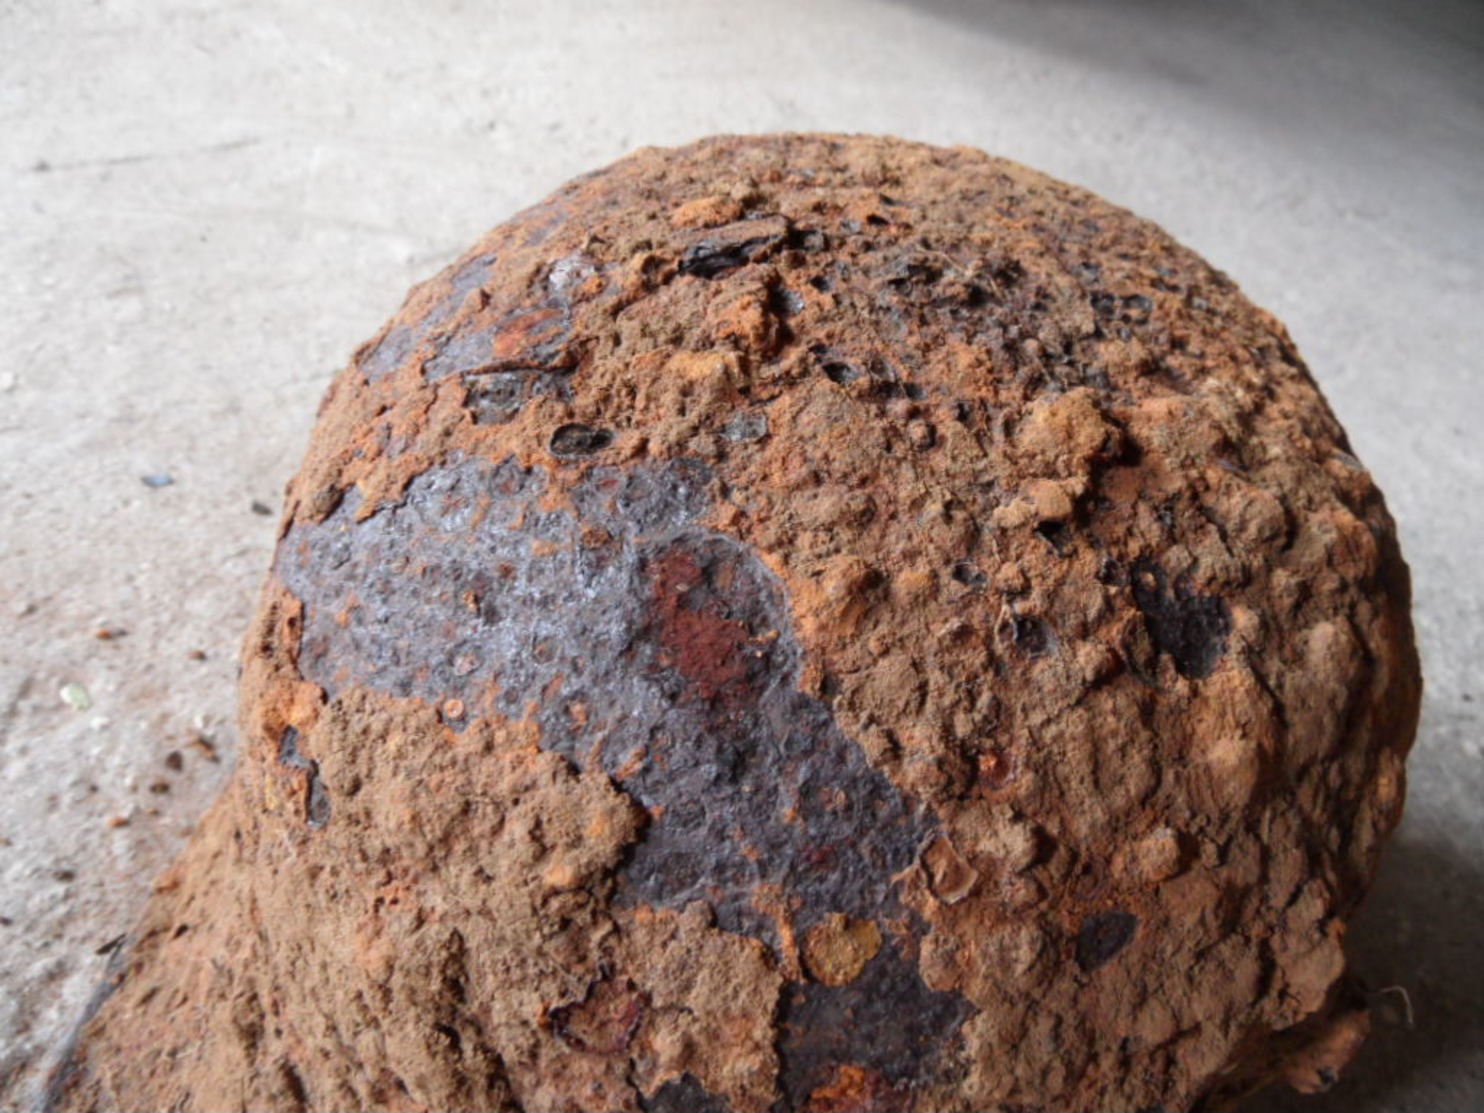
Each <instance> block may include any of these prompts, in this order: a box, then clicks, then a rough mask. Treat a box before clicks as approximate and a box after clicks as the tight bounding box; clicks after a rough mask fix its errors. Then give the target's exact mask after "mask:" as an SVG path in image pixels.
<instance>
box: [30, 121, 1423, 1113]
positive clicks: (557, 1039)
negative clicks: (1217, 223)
mask: <svg viewBox="0 0 1484 1113" xmlns="http://www.w3.org/2000/svg"><path fill="white" fill-rule="evenodd" d="M1408 611H1409V587H1408V578H1407V569H1406V566H1405V564H1404V563H1403V562H1402V559H1401V556H1400V554H1399V552H1398V549H1397V544H1396V539H1395V533H1394V529H1393V526H1392V522H1391V519H1390V518H1389V517H1388V515H1387V512H1386V509H1385V506H1384V504H1383V502H1382V498H1381V495H1380V493H1379V492H1378V491H1377V490H1376V488H1375V486H1374V485H1373V483H1372V482H1371V479H1370V476H1369V475H1368V474H1367V472H1366V471H1365V469H1364V468H1363V467H1362V466H1361V465H1360V463H1359V462H1358V461H1357V460H1356V459H1355V457H1354V456H1353V455H1352V454H1351V453H1350V451H1349V449H1348V446H1347V444H1346V441H1345V435H1344V432H1343V431H1342V430H1341V428H1340V426H1339V425H1338V424H1337V422H1336V421H1335V418H1334V417H1333V415H1332V414H1331V413H1330V411H1329V409H1328V408H1327V406H1326V405H1325V402H1324V400H1323V398H1322V397H1321V396H1320V394H1319V392H1318V390H1317V389H1316V388H1315V386H1314V383H1313V382H1312V381H1311V379H1310V378H1309V375H1308V372H1307V371H1306V370H1305V368H1304V364H1303V363H1302V361H1301V360H1300V358H1299V356H1298V354H1297V352H1296V351H1295V349H1294V346H1293V343H1292V342H1291V340H1290V339H1289V337H1288V335H1287V333H1286V332H1285V331H1284V329H1283V327H1282V326H1281V325H1280V324H1279V323H1278V322H1277V321H1275V320H1274V319H1273V318H1271V317H1270V316H1268V315H1267V314H1266V313H1264V312H1262V311H1261V310H1259V309H1256V308H1254V307H1253V306H1252V305H1251V304H1249V303H1248V302H1247V301H1246V300H1245V299H1244V298H1243V297H1242V296H1241V294H1240V293H1239V292H1238V291H1237V289H1236V288H1235V286H1234V285H1233V284H1232V283H1231V281H1230V280H1228V279H1227V278H1226V277H1225V276H1224V275H1222V274H1220V273H1219V272H1217V271H1214V270H1212V269H1211V268H1210V267H1209V266H1208V265H1206V264H1205V263H1204V262H1202V261H1201V260H1200V259H1199V258H1197V257H1196V256H1195V255H1193V254H1192V253H1191V252H1189V251H1187V250H1185V249H1184V248H1182V247H1180V246H1179V245H1178V244H1176V243H1175V242H1174V241H1172V240H1171V239H1170V238H1169V237H1168V236H1167V235H1165V234H1164V233H1163V232H1161V231H1160V230H1159V229H1157V228H1155V227H1154V226H1152V225H1150V224H1148V223H1146V222H1144V221H1142V220H1139V219H1137V218H1135V217H1133V216H1131V215H1130V214H1128V213H1127V212H1124V211H1122V210H1120V209H1117V208H1114V207H1113V206H1111V205H1109V204H1107V203H1105V202H1103V201H1101V200H1099V199H1098V198H1096V197H1094V196H1092V195H1091V194H1088V193H1086V192H1084V191H1082V190H1079V189H1076V188H1073V187H1071V186H1067V185H1063V184H1061V183H1058V182H1055V181H1052V180H1050V179H1047V178H1045V177H1043V176H1041V175H1040V174H1037V173H1035V172H1033V171H1030V170H1027V169H1025V168H1024V167H1020V166H1016V165H1014V164H1012V163H1008V162H1004V161H1001V160H998V159H994V158H990V157H987V156H985V155H983V154H980V153H979V152H976V151H971V150H964V149H953V150H945V149H938V148H933V147H926V146H921V145H917V144H911V143H905V142H901V141H898V140H891V139H875V138H843V137H830V136H775V137H765V138H721V139H712V140H707V141H704V142H701V143H698V144H696V145H694V146H691V147H687V148H683V149H680V150H675V151H658V150H648V151H641V152H640V153H638V154H636V155H633V156H632V157H630V158H627V159H625V160H623V161H622V162H619V163H618V164H616V165H615V166H613V167H611V168H609V169H607V170H604V171H601V172H599V173H597V174H594V175H590V176H588V177H586V178H582V179H579V180H577V181H575V182H573V183H571V184H570V185H568V186H566V187H564V188H563V189H561V190H560V191H558V192H557V193H556V194H555V195H553V196H552V197H551V198H550V199H548V200H547V201H545V202H543V203H542V204H540V205H538V206H536V207H535V208H532V209H530V210H527V211H526V212H524V213H522V214H520V215H519V216H517V217H516V218H515V219H513V220H511V221H510V222H509V223H507V224H505V225H503V226H501V227H500V228H498V229H496V230H495V231H493V232H491V233H490V234H489V235H488V236H487V237H485V239H484V240H482V241H481V242H480V243H479V244H478V245H477V246H476V247H475V248H474V249H473V250H472V251H470V252H469V253H468V254H467V255H466V256H465V257H464V258H462V259H461V260H459V261H458V262H457V263H455V264H454V265H452V266H451V267H449V268H448V269H447V270H445V271H444V272H443V273H442V274H440V275H438V276H437V277H435V278H433V279H431V280H430V281H428V282H426V283H424V284H423V285H421V286H419V287H418V288H416V289H415V290H414V291H413V292H412V294H411V296H410V297H409V299H408V301H407V303H406V305H405V306H404V308H403V309H402V311H401V312H400V313H399V314H398V315H397V316H396V318H395V319H394V320H393V321H392V322H391V323H390V324H389V325H387V326H386V328H385V329H383V330H382V332H381V333H380V334H379V335H378V336H377V337H376V338H375V339H374V340H372V341H371V342H370V343H368V344H366V345H365V346H364V347H362V348H361V349H360V350H359V351H358V352H357V353H356V356H355V359H354V360H353V362H352V363H351V365H350V366H349V367H348V368H347V369H346V370H345V371H344V372H343V373H342V374H341V375H340V376H339V378H338V379H336V381H335V383H334V385H333V386H332V387H331V389H330V391H329V393H328V395H327V397H326V399H325V402H324V405H323V409H322V412H321V415H320V419H319V425H318V428H317V430H316V431H315V434H314V437H313V439H312V442H311V445H310V449H309V454H308V457H307V459H306V460H305V463H304V466H303V468H302V470H301V471H300V473H299V476H298V477H297V478H296V480H295V481H294V482H293V484H292V485H291V487H290V491H289V497H288V500H287V509H286V512H285V517H284V521H283V525H282V533H281V540H280V543H279V546H278V552H277V557H276V560H275V562H274V567H273V571H272V574H271V575H270V577H269V579H268V582H267V584H266V586H265V588H264V593H263V599H262V603H261V606H260V608H259V612H258V617H257V619H256V622H255V625H254V627H253V629H252V631H251V633H250V635H249V637H248V640H247V644H246V648H245V656H244V675H243V685H242V719H243V726H244V733H245V750H244V754H243V759H242V763H241V766H240V768H239V769H238V770H237V774H236V777H235V779H234V781H233V782H232V785H231V787H230V789H229V791H228V792H227V793H226V794H225V795H224V797H223V798H222V800H221V801H220V802H219V803H218V804H217V805H216V807H215V808H214V809H213V810H212V812H211V813H210V814H209V815H208V816H207V817H206V819H205V820H204V821H203V822H202V824H201V825H200V828H199V830H198V831H197V834H196V837H195V839H194V841H193V842H192V844H191V846H190V848H189V849H188V851H187V852H186V854H185V856H184V857H183V858H182V859H181V861H180V862H179V863H178V864H177V865H176V866H175V867H174V868H173V869H172V870H171V871H170V873H169V874H167V875H166V876H165V877H164V878H162V879H161V880H160V881H159V882H158V884H157V886H156V890H157V891H156V894H155V897H154V900H153V902H152V903H151V905H150V907H149V910H148V912H147V914H146V916H145V918H144V920H143V922H142V923H141V925H140V926H139V928H138V930H137V932H136V933H135V934H134V935H133V937H132V938H131V940H130V941H129V944H128V945H127V947H126V948H124V949H123V950H122V951H121V953H120V956H119V960H118V962H117V964H116V966H115V968H114V970H113V972H112V973H111V975H110V978H109V981H108V983H107V984H106V985H105V986H104V987H103V989H102V991H101V992H100V995H99V1000H98V1002H97V1003H96V1006H95V1010H94V1011H93V1013H92V1015H91V1016H90V1018H89V1019H88V1020H87V1021H86V1023H85V1024H84V1025H83V1026H82V1028H81V1029H80V1030H79V1033H78V1035H77V1037H76V1039H75V1041H74V1044H73V1046H72V1047H71V1048H70V1049H69V1052H68V1055H67V1057H66V1060H65V1062H64V1064H63V1066H62V1068H61V1069H60V1070H59V1071H58V1073H57V1074H56V1076H55V1077H54V1079H53V1082H52V1087H51V1091H50V1094H49V1099H48V1100H49V1101H50V1103H51V1104H52V1106H53V1107H55V1108H59V1109H62V1108H66V1109H102V1108H159V1109H163V1108H170V1109H228V1108H252V1109H275V1110H278V1109H281V1110H300V1109H332V1108H346V1109H349V1108H378V1109H397V1110H415V1109H457V1108H470V1109H509V1110H515V1109H531V1110H651V1111H658V1110H680V1109H685V1110H733V1111H736V1113H762V1111H767V1110H814V1111H826V1110H864V1109H875V1110H920V1111H927V1110H988V1109H1015V1110H1040V1109H1056V1110H1112V1109H1130V1110H1132V1109H1147V1108H1155V1107H1159V1108H1163V1109H1169V1110H1176V1109H1192V1108H1197V1107H1199V1108H1203V1109H1210V1108H1217V1107H1220V1106H1222V1105H1224V1104H1229V1103H1231V1102H1233V1101H1236V1100H1239V1099H1240V1097H1241V1096H1242V1095H1244V1094H1246V1093H1248V1092H1250V1091H1252V1090H1253V1089H1255V1088H1257V1087H1259V1086H1261V1085H1264V1084H1266V1083H1268V1082H1270V1081H1273V1080H1278V1079H1281V1080H1286V1081H1287V1082H1289V1083H1290V1084H1292V1085H1294V1086H1296V1087H1298V1088H1299V1089H1301V1090H1316V1089H1321V1088H1323V1087H1325V1086H1328V1085H1329V1084H1331V1083H1332V1082H1333V1081H1334V1079H1335V1078H1336V1076H1337V1074H1338V1072H1339V1070H1340V1068H1341V1067H1343V1066H1344V1064H1345V1063H1346V1062H1347V1061H1348V1059H1349V1058H1350V1057H1351V1055H1352V1054H1353V1053H1354V1051H1355V1049H1356V1048H1357V1046H1358V1045H1359V1043H1360V1041H1361V1039H1362V1038H1363V1036H1364V1033H1365V1030H1366V1014H1365V1012H1364V1009H1363V1007H1362V1005H1361V1004H1360V1003H1359V995H1358V994H1357V993H1356V991H1355V990H1354V988H1353V986H1352V985H1351V984H1350V982H1349V980H1348V979H1347V976H1346V973H1345V955H1344V950H1343V941H1344V933H1345V925H1346V921H1347V919H1348V918H1349V916H1350V915H1351V913H1352V912H1353V910H1354V909H1355V907H1356V904H1357V902H1358V901H1359V900H1360V898H1361V897H1362V895H1363V893H1364V891H1365V889H1366V887H1367V885H1368V884H1369V882H1370V879H1371V877H1372V875H1373V873H1374V870H1375V867H1376V861H1377V855H1378V853H1379V851H1380V848H1381V845H1382V842H1383V841H1384V839H1385V837H1386V836H1387V834H1388V833H1389V832H1390V831H1391V829H1392V828H1393V827H1394V826H1395V824H1396V822H1397V820H1398V818H1399V816H1400V812H1401V807H1402V796H1403V773H1404V768H1403V767H1404V760H1405V757H1406V753H1407V750H1408V747H1409V746H1410V745H1411V742H1412V738H1413V734H1414V730H1415V726H1416V718H1417V708H1418V697H1419V689H1420V679H1419V675H1418V666H1417V658H1416V653H1415V650H1414V648H1413V639H1412V630H1411V625H1410V620H1409V617H1408Z"/></svg>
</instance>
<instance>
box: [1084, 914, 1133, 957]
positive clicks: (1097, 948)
mask: <svg viewBox="0 0 1484 1113" xmlns="http://www.w3.org/2000/svg"><path fill="white" fill-rule="evenodd" d="M1138 927H1139V918H1138V917H1137V916H1134V915H1133V914H1132V913H1129V912H1100V913H1098V914H1097V915H1096V916H1089V917H1087V919H1085V920H1083V921H1082V928H1081V930H1080V931H1078V932H1077V965H1078V966H1080V967H1082V969H1083V970H1086V971H1092V970H1096V969H1097V968H1098V967H1099V966H1102V965H1103V964H1104V963H1106V962H1109V961H1111V960H1112V959H1113V958H1114V957H1115V956H1116V955H1117V954H1118V952H1119V951H1121V950H1123V948H1125V947H1127V946H1128V945H1129V943H1130V942H1131V941H1132V940H1133V938H1134V932H1136V931H1137V930H1138Z"/></svg>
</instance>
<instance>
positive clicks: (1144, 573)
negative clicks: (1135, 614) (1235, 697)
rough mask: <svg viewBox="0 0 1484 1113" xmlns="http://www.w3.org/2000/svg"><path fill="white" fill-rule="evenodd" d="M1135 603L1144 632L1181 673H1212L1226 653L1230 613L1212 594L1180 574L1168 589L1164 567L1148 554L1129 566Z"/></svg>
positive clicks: (1196, 675) (1193, 675) (1199, 676)
mask: <svg viewBox="0 0 1484 1113" xmlns="http://www.w3.org/2000/svg"><path fill="white" fill-rule="evenodd" d="M1129 571H1130V577H1129V579H1130V584H1131V586H1132V587H1133V592H1134V602H1135V604H1137V605H1138V608H1139V610H1140V611H1142V612H1143V614H1144V625H1145V627H1146V628H1147V629H1148V630H1149V637H1150V639H1151V640H1152V641H1153V642H1154V644H1155V647H1156V648H1158V649H1159V651H1160V652H1161V653H1168V654H1169V655H1170V658H1171V659H1172V660H1173V661H1174V662H1175V668H1176V670H1178V671H1179V673H1180V675H1181V676H1185V677H1189V678H1190V679H1192V680H1200V679H1202V678H1203V677H1207V676H1210V675H1211V672H1212V670H1214V669H1215V668H1216V665H1217V662H1219V661H1220V660H1221V656H1222V654H1223V653H1225V652H1226V639H1227V635H1228V634H1230V633H1231V614H1230V612H1229V611H1228V610H1227V606H1226V603H1225V602H1224V601H1222V600H1221V599H1219V598H1218V597H1216V596H1214V595H1198V594H1196V593H1195V592H1194V591H1192V590H1191V588H1190V585H1189V583H1188V582H1186V581H1185V580H1184V579H1181V580H1179V581H1177V582H1176V584H1175V586H1174V590H1173V591H1172V590H1170V585H1169V578H1168V577H1167V576H1166V575H1165V570H1164V569H1163V568H1161V567H1160V566H1159V565H1158V564H1157V563H1155V562H1154V561H1153V560H1150V559H1149V558H1147V557H1146V558H1144V559H1142V560H1138V561H1135V562H1134V564H1133V565H1132V567H1131V568H1130V570H1129Z"/></svg>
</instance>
